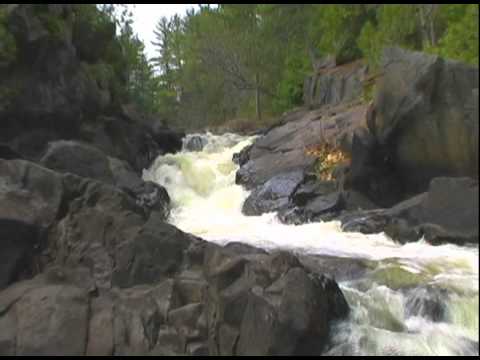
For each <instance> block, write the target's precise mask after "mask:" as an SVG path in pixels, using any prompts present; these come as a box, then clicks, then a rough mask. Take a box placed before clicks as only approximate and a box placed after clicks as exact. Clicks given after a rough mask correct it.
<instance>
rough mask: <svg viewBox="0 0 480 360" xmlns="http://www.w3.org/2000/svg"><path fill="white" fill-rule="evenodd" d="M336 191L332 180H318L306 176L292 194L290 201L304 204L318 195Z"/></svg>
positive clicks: (298, 204)
mask: <svg viewBox="0 0 480 360" xmlns="http://www.w3.org/2000/svg"><path fill="white" fill-rule="evenodd" d="M335 191H336V184H335V182H334V181H319V180H317V179H316V178H308V179H306V181H305V182H304V183H302V184H301V185H300V186H299V187H298V188H297V189H296V190H295V193H294V194H293V195H292V202H293V203H294V204H295V205H297V206H305V204H306V203H307V202H309V201H310V200H312V199H313V198H316V197H318V196H322V195H327V194H330V193H333V192H335Z"/></svg>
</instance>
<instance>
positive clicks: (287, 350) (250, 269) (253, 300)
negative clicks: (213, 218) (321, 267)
mask: <svg viewBox="0 0 480 360" xmlns="http://www.w3.org/2000/svg"><path fill="white" fill-rule="evenodd" d="M261 259H262V260H261ZM259 260H260V261H259ZM205 261H206V268H205V271H206V274H207V278H208V279H209V288H208V297H209V300H208V304H209V307H208V310H207V311H208V323H209V324H210V329H211V331H212V333H211V334H210V336H209V349H210V355H318V354H320V353H321V351H322V349H323V346H324V344H325V342H326V341H327V339H328V329H329V323H330V321H331V320H333V319H339V318H342V317H344V316H346V315H347V314H348V311H349V309H348V305H347V303H346V301H345V299H344V297H343V295H342V294H341V292H340V290H339V288H338V286H337V285H336V283H335V282H334V281H332V280H331V279H329V278H327V277H324V276H317V275H315V274H313V273H309V272H308V271H307V270H306V269H305V268H304V267H303V266H302V265H301V264H300V262H299V261H298V259H297V258H296V257H295V256H293V255H290V254H287V253H276V254H272V255H253V257H250V258H246V257H238V256H237V257H233V258H232V257H231V256H228V255H227V254H225V252H224V251H223V250H222V249H218V248H216V249H211V250H210V251H209V252H207V256H206V260H205Z"/></svg>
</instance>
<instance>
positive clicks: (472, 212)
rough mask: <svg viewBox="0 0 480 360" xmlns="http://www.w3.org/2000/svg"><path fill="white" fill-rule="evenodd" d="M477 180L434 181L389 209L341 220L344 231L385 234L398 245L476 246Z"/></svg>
mask: <svg viewBox="0 0 480 360" xmlns="http://www.w3.org/2000/svg"><path fill="white" fill-rule="evenodd" d="M478 206H479V204H478V180H474V179H471V178H434V179H433V180H432V181H431V183H430V187H429V189H428V191H427V192H426V193H422V194H419V195H417V196H414V197H412V198H410V199H408V200H405V201H403V202H401V203H399V204H397V205H395V206H393V207H392V208H389V209H383V210H382V209H377V210H368V211H359V212H352V213H349V214H345V215H344V216H342V218H341V220H342V228H343V230H344V231H360V232H363V233H378V232H382V231H385V232H386V233H387V235H389V236H390V237H391V238H393V239H394V240H397V241H400V242H409V241H417V240H418V239H420V238H421V237H424V238H425V239H426V240H427V241H429V242H431V243H432V244H441V243H445V242H449V243H456V244H464V243H478Z"/></svg>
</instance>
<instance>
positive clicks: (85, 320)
mask: <svg viewBox="0 0 480 360" xmlns="http://www.w3.org/2000/svg"><path fill="white" fill-rule="evenodd" d="M9 11H10V12H11V14H10V15H11V16H10V17H9V19H10V21H11V22H12V24H11V28H12V29H13V32H14V36H15V37H16V38H17V42H18V44H19V46H20V48H19V51H18V56H19V59H18V61H17V62H15V63H13V64H11V65H10V67H11V68H9V69H7V70H5V69H2V77H1V84H0V85H1V86H2V87H7V88H8V87H9V86H10V84H12V83H14V82H15V81H16V82H17V85H18V86H20V87H21V89H22V91H20V92H18V93H11V94H10V96H9V98H8V99H7V100H8V101H6V102H1V104H2V107H0V119H1V123H2V125H1V127H2V131H1V133H0V141H1V143H0V248H1V251H0V354H1V355H207V354H209V355H215V354H218V355H248V354H255V355H275V354H282V355H286V354H319V353H320V352H321V351H322V349H323V347H324V345H325V343H326V342H327V341H328V337H329V326H330V323H331V322H332V321H334V320H336V319H340V318H344V317H345V316H346V315H347V314H348V311H349V308H348V305H347V302H346V300H345V298H344V297H343V294H342V293H341V291H340V289H339V287H338V285H337V283H336V282H335V281H334V280H333V279H331V278H329V277H328V276H325V275H324V274H323V272H322V271H321V269H317V270H316V271H312V269H311V268H307V267H305V266H304V265H303V264H302V263H301V262H300V261H299V260H298V259H297V258H296V257H295V256H294V255H291V254H288V253H281V252H280V253H273V254H267V253H265V252H264V251H261V250H259V249H254V248H250V247H248V246H244V245H240V244H237V245H235V244H232V245H229V246H227V247H224V248H223V247H220V246H217V245H214V244H211V243H208V242H205V241H203V240H202V239H200V238H197V237H195V236H193V235H190V234H186V233H184V232H182V231H180V230H179V229H177V228H175V227H174V226H172V225H169V224H168V223H167V222H166V220H167V217H168V214H169V210H170V204H169V202H170V199H169V196H168V193H167V192H166V190H165V189H164V188H163V187H161V186H160V185H157V184H155V183H152V182H145V181H143V180H142V179H141V177H140V176H139V172H140V171H141V170H142V169H144V168H146V167H148V166H149V165H150V164H151V162H152V161H153V160H154V159H155V158H156V157H157V156H158V155H160V154H164V153H167V152H175V151H178V150H180V149H181V147H182V138H183V136H184V134H183V133H181V132H178V131H173V130H171V129H168V128H166V127H165V126H163V125H162V122H161V121H160V120H159V119H155V118H150V117H146V116H145V115H144V114H141V113H140V112H138V111H136V110H135V108H133V107H132V106H130V105H124V104H120V105H118V104H115V99H114V97H113V94H111V93H109V90H108V89H107V88H104V87H102V86H101V84H99V83H98V82H95V81H94V80H93V79H91V77H89V76H88V73H87V72H86V70H85V69H86V67H87V63H92V62H95V60H96V59H95V58H92V56H94V54H95V52H94V51H93V52H91V53H85V52H84V51H82V49H84V45H85V44H84V43H82V42H81V39H80V38H72V37H69V36H68V32H67V33H66V36H65V37H64V38H62V39H53V38H51V35H50V34H49V32H47V31H42V29H41V23H40V22H39V21H38V19H37V18H36V15H35V13H34V11H33V10H32V8H31V7H30V6H23V5H22V6H13V7H11V8H9ZM45 11H47V12H50V13H51V14H55V16H64V17H65V18H68V17H69V14H70V13H71V8H70V7H69V6H67V5H66V6H63V5H48V7H46V9H45ZM98 45H99V46H102V44H98ZM45 47H48V49H47V48H45ZM42 49H43V50H45V51H43V50H42ZM32 54H35V56H36V63H35V66H30V62H29V61H28V59H29V57H30V56H32ZM42 54H43V55H42ZM87 55H88V56H87ZM84 56H86V57H84ZM22 59H23V60H22ZM18 74H22V76H21V77H19V75H18ZM2 100H3V99H2ZM5 104H6V105H5Z"/></svg>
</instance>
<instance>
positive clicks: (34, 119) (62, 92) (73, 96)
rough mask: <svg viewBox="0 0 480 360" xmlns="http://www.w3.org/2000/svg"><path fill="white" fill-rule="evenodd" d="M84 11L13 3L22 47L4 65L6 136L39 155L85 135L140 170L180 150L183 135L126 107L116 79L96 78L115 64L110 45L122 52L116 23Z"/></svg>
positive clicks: (24, 154)
mask: <svg viewBox="0 0 480 360" xmlns="http://www.w3.org/2000/svg"><path fill="white" fill-rule="evenodd" d="M77 10H78V9H76V6H75V5H68V4H67V5H52V4H50V5H45V6H36V5H29V4H19V5H12V6H10V7H8V8H6V10H5V11H6V14H7V21H6V23H7V26H8V30H9V31H10V33H11V34H12V35H13V37H14V38H15V42H16V47H17V52H16V59H15V61H14V62H12V63H10V64H7V65H3V64H0V75H1V76H0V89H1V90H2V91H0V104H2V106H0V118H1V119H2V132H1V133H0V142H5V143H6V145H8V146H9V147H11V149H12V150H13V151H14V152H15V153H16V154H20V157H21V158H26V159H29V160H32V161H38V160H40V158H39V156H41V154H43V153H44V152H45V151H46V147H47V144H48V143H49V142H51V141H55V140H81V141H83V142H87V143H89V144H93V145H94V146H95V147H97V148H98V149H100V150H101V151H103V152H104V153H105V154H107V155H109V156H113V157H116V158H121V159H124V160H126V161H127V162H128V163H129V164H130V165H131V166H132V167H133V168H134V169H135V170H136V171H141V170H142V169H143V168H145V167H148V166H149V165H150V163H151V161H152V160H153V159H154V158H155V157H156V156H157V155H158V154H159V153H164V152H175V151H178V150H180V149H181V145H182V142H181V138H182V136H183V135H184V134H181V133H176V132H174V131H172V130H170V129H167V128H165V127H162V126H159V125H158V121H157V120H156V119H150V118H148V119H146V118H144V117H143V116H140V115H139V114H138V112H136V111H132V110H131V109H129V110H128V111H126V110H125V109H124V108H125V106H122V105H121V104H119V103H121V101H122V99H119V98H118V96H117V95H115V94H114V93H112V91H111V89H112V86H110V85H111V84H109V83H108V82H106V81H101V79H99V78H96V77H95V76H96V75H95V74H97V73H98V72H102V71H103V72H105V71H108V66H110V65H111V64H110V65H107V63H108V61H109V60H106V59H105V55H104V53H105V51H106V50H105V49H106V48H109V49H111V51H117V52H118V54H117V55H118V57H119V58H120V57H121V56H122V50H121V48H120V47H118V49H116V50H115V49H113V48H114V47H115V45H118V44H116V43H115V42H114V41H113V38H114V35H115V25H114V24H113V23H112V24H109V25H108V24H104V25H102V26H98V27H96V28H95V29H93V27H91V26H90V28H89V29H87V28H88V24H87V23H85V20H82V19H83V18H82V16H79V14H77ZM50 20H51V21H50ZM52 24H55V25H58V29H56V30H55V31H53V30H52V26H53V25H52ZM53 27H54V28H56V27H55V26H53ZM92 39H95V41H92ZM32 59H35V61H33V62H32ZM106 67H107V68H106ZM105 69H107V70H105ZM112 71H113V70H112ZM117 75H118V74H117ZM118 79H119V81H122V80H121V76H120V75H118ZM2 152H3V151H0V153H2ZM9 156H10V158H11V155H9ZM16 157H17V158H18V156H16Z"/></svg>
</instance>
